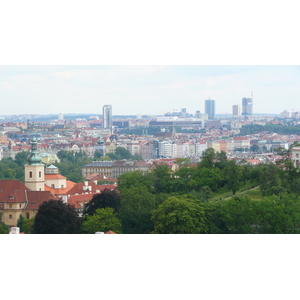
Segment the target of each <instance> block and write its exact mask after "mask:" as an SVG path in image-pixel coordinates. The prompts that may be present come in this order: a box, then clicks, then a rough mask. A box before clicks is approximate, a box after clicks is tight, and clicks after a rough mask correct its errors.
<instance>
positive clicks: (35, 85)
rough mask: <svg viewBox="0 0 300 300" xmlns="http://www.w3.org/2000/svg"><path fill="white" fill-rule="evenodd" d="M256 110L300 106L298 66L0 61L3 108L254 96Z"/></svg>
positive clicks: (146, 110) (195, 105)
mask: <svg viewBox="0 0 300 300" xmlns="http://www.w3.org/2000/svg"><path fill="white" fill-rule="evenodd" d="M251 91H253V112H254V113H274V114H279V113H280V112H282V111H283V110H285V109H287V110H289V111H291V110H292V109H295V110H300V105H299V96H300V68H299V66H261V65H260V66H182V65H180V66H163V65H162V66H155V65H148V66H147V65H145V66H0V95H1V101H4V102H5V103H7V104H8V105H5V106H3V107H2V109H1V114H4V115H5V114H7V115H12V114H24V113H33V114H50V113H51V114H53V113H54V114H58V113H65V114H66V113H95V114H101V113H102V106H103V105H105V104H111V105H112V106H113V114H116V115H121V114H127V115H129V114H154V115H156V114H163V113H166V112H172V111H176V110H177V111H179V110H180V109H181V108H186V109H187V112H188V113H192V114H194V113H195V111H196V110H200V111H201V112H204V101H205V100H206V99H209V98H210V99H214V100H215V101H216V113H217V114H225V113H229V114H231V112H232V105H233V104H239V105H240V106H241V102H242V98H243V97H251Z"/></svg>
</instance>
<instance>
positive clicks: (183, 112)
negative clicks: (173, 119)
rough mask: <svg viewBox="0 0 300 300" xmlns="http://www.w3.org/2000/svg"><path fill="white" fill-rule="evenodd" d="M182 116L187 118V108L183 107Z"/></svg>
mask: <svg viewBox="0 0 300 300" xmlns="http://www.w3.org/2000/svg"><path fill="white" fill-rule="evenodd" d="M180 116H181V117H182V118H186V108H182V109H181V114H180Z"/></svg>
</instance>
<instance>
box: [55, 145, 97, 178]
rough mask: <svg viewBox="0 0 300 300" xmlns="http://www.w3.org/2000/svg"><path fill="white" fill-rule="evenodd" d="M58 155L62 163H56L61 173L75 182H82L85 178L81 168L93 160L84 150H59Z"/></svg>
mask: <svg viewBox="0 0 300 300" xmlns="http://www.w3.org/2000/svg"><path fill="white" fill-rule="evenodd" d="M57 156H58V158H59V159H60V163H56V164H55V165H56V167H57V168H58V169H59V172H60V174H61V175H63V176H66V177H67V179H68V180H71V181H74V182H82V181H83V180H84V178H83V177H82V175H81V168H82V166H84V165H86V164H89V163H92V161H93V159H92V158H91V157H88V156H87V154H86V153H85V152H84V151H79V152H74V151H65V150H60V151H58V152H57Z"/></svg>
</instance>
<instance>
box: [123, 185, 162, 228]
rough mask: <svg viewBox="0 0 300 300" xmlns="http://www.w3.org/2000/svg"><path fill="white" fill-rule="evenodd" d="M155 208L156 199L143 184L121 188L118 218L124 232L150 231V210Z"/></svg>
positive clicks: (151, 226)
mask: <svg viewBox="0 0 300 300" xmlns="http://www.w3.org/2000/svg"><path fill="white" fill-rule="evenodd" d="M155 208H156V199H155V196H154V195H153V194H151V193H150V192H148V191H147V189H145V188H144V187H143V186H136V187H131V188H130V189H123V190H122V205H121V209H120V214H119V218H120V219H121V221H122V225H123V227H122V228H123V232H124V233H150V232H151V231H152V230H153V223H152V221H151V212H152V211H153V210H154V209H155Z"/></svg>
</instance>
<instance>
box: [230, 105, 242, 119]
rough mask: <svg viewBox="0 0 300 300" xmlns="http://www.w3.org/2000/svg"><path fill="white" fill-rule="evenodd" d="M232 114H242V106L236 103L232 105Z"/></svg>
mask: <svg viewBox="0 0 300 300" xmlns="http://www.w3.org/2000/svg"><path fill="white" fill-rule="evenodd" d="M232 115H233V116H239V115H240V106H239V105H237V104H235V105H233V106H232Z"/></svg>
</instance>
